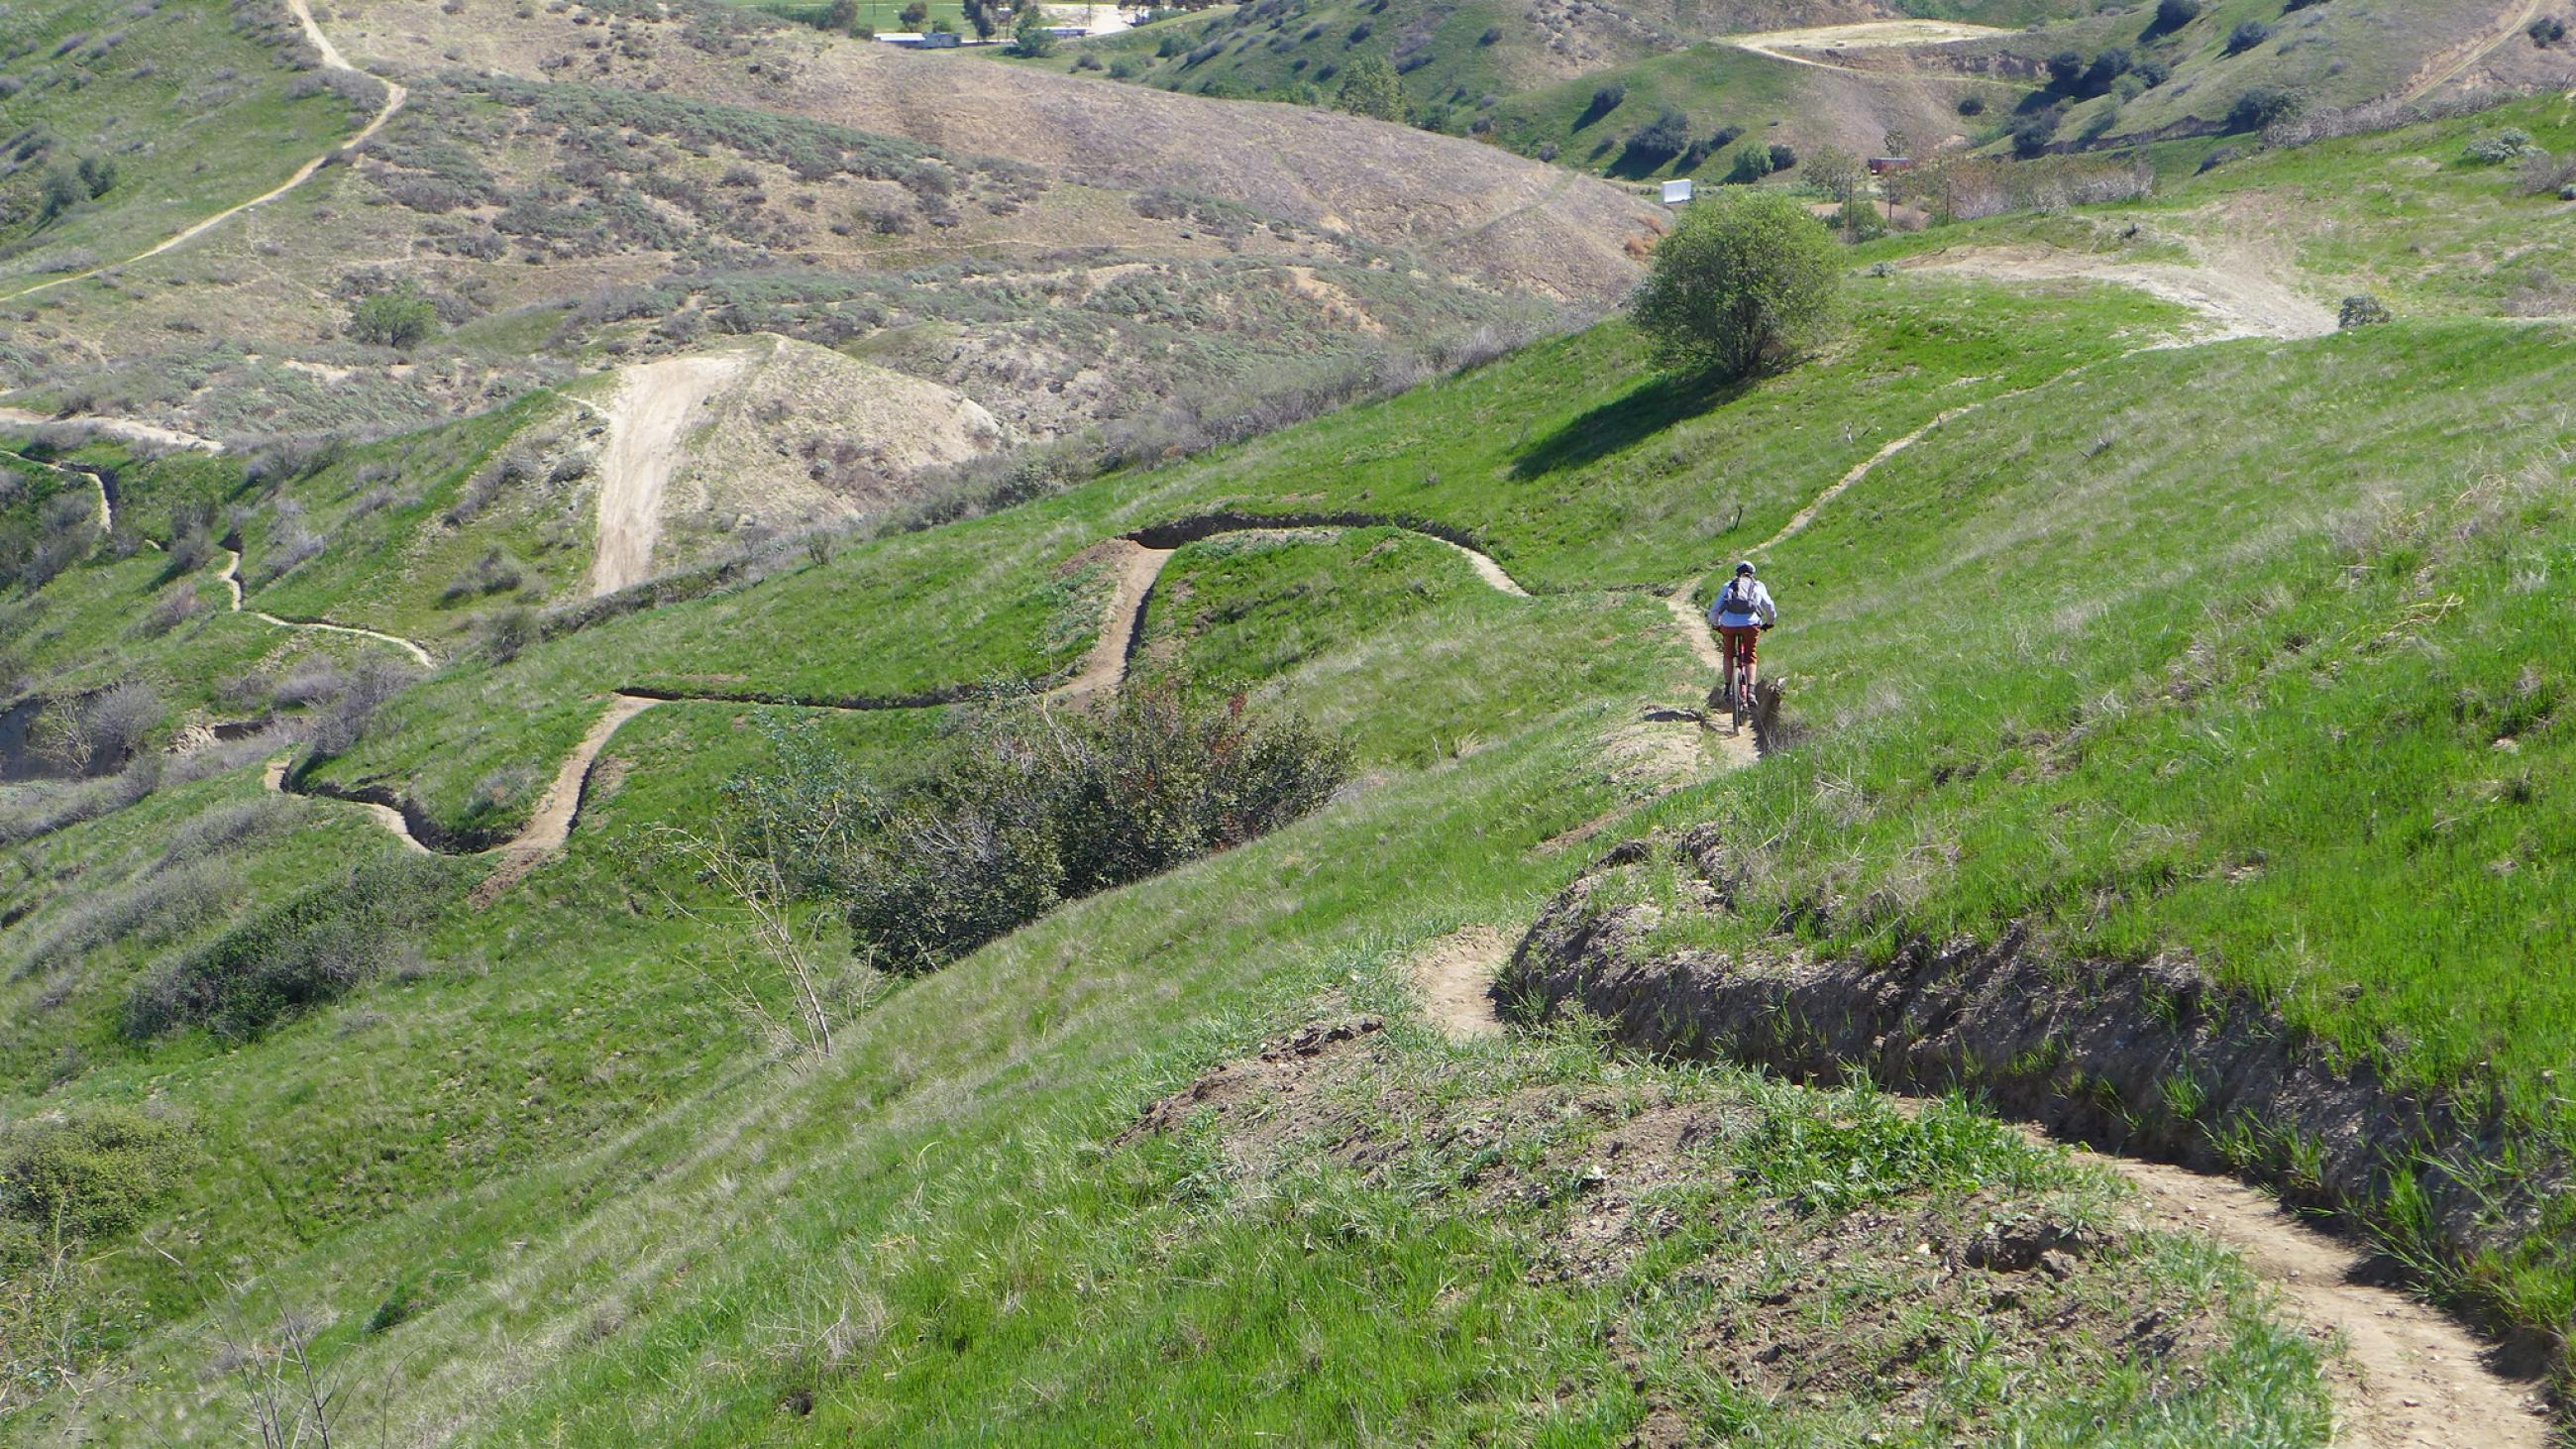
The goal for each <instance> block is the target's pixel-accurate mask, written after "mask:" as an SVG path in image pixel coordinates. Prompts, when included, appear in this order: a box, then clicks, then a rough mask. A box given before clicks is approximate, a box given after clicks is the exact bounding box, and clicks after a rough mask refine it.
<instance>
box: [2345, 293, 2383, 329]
mask: <svg viewBox="0 0 2576 1449" xmlns="http://www.w3.org/2000/svg"><path fill="white" fill-rule="evenodd" d="M2387 320H2389V318H2388V307H2387V304H2386V303H2383V302H2381V301H2380V300H2379V299H2378V298H2377V297H2374V296H2372V295H2370V294H2369V293H2368V292H2355V293H2354V294H2353V295H2351V296H2349V297H2346V298H2344V299H2343V307H2342V309H2341V310H2339V311H2338V312H2337V313H2336V314H2335V325H2336V326H2337V327H2375V326H2377V325H2379V324H2380V323H2382V322H2385V321H2387Z"/></svg>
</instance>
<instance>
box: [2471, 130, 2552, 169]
mask: <svg viewBox="0 0 2576 1449" xmlns="http://www.w3.org/2000/svg"><path fill="white" fill-rule="evenodd" d="M2539 149H2540V148H2539V147H2538V146H2535V145H2533V144H2532V140H2531V133H2530V132H2529V131H2526V130H2524V129H2522V128H2521V127H2520V126H2507V127H2505V128H2504V129H2503V130H2501V131H2493V132H2489V133H2488V134H2486V135H2483V136H2479V137H2476V138H2475V139H2473V140H2471V141H2470V142H2469V144H2468V145H2467V146H2466V147H2465V148H2463V149H2462V151H2461V153H2460V154H2461V155H2462V156H2463V157H2465V158H2466V159H2468V160H2470V161H2474V162H2477V163H2478V164H2480V165H2483V166H2493V165H2497V164H2499V163H2501V162H2506V161H2519V160H2521V159H2522V158H2523V157H2525V156H2528V155H2531V154H2532V153H2533V152H2535V151H2538V150H2539Z"/></svg>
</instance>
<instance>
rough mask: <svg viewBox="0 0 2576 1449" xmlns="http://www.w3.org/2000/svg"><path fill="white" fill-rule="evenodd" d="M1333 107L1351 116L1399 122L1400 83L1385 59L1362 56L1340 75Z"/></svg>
mask: <svg viewBox="0 0 2576 1449" xmlns="http://www.w3.org/2000/svg"><path fill="white" fill-rule="evenodd" d="M1333 104H1334V105H1335V106H1337V107H1339V108H1340V109H1342V110H1345V111H1348V112H1350V113H1351V114H1352V115H1354V116H1374V117H1376V118H1377V119H1378V120H1381V121H1401V120H1403V119H1404V82H1403V81H1402V80H1401V79H1399V78H1398V77H1397V76H1396V73H1395V67H1394V66H1392V65H1389V64H1387V60H1386V57H1385V56H1382V55H1368V56H1362V57H1360V58H1359V59H1358V60H1355V61H1352V62H1351V64H1350V68H1349V69H1347V70H1345V71H1343V72H1342V93H1341V94H1340V95H1339V96H1337V97H1335V98H1334V100H1333Z"/></svg>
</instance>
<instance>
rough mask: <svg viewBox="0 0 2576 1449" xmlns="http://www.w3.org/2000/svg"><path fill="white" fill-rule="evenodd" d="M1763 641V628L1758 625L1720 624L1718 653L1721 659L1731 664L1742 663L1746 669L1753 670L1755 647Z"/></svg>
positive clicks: (1718, 629) (1718, 627) (1718, 628)
mask: <svg viewBox="0 0 2576 1449" xmlns="http://www.w3.org/2000/svg"><path fill="white" fill-rule="evenodd" d="M1761 640H1762V628H1761V626H1760V625H1758V624H1720V625H1718V626H1717V652H1718V655H1719V657H1720V658H1723V659H1725V660H1726V661H1728V662H1729V663H1738V662H1740V663H1742V664H1743V665H1744V666H1745V667H1746V668H1748V669H1749V668H1751V667H1752V665H1753V649H1754V646H1755V645H1756V644H1759V643H1760V642H1761Z"/></svg>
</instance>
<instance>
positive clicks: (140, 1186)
mask: <svg viewBox="0 0 2576 1449" xmlns="http://www.w3.org/2000/svg"><path fill="white" fill-rule="evenodd" d="M188 1157H189V1151H188V1138H187V1134H186V1133H184V1132H182V1131H180V1130H179V1129H178V1128H177V1127H175V1126H173V1125H171V1124H170V1123H169V1122H167V1121H165V1120H162V1119H160V1118H157V1117H150V1116H146V1115H144V1114H143V1113H141V1112H137V1111H135V1110H133V1109H132V1108H128V1107H87V1108H83V1109H82V1110H80V1111H79V1112H77V1113H74V1114H72V1115H70V1116H67V1117H62V1118H57V1119H53V1120H40V1121H34V1122H26V1123H19V1124H15V1125H12V1126H9V1127H7V1128H5V1129H0V1220H9V1221H16V1222H20V1223H24V1224H26V1225H28V1226H29V1227H31V1228H34V1229H36V1230H37V1231H38V1232H40V1233H42V1234H44V1235H45V1236H46V1237H48V1238H51V1239H53V1240H54V1241H56V1242H58V1243H61V1242H69V1241H73V1240H85V1239H95V1238H103V1237H107V1236H109V1235H111V1234H114V1233H119V1232H123V1231H124V1230H125V1229H127V1228H129V1227H132V1226H133V1225H134V1224H135V1223H136V1222H137V1221H138V1220H140V1219H141V1217H142V1216H143V1210H144V1209H145V1208H146V1207H148V1206H150V1205H151V1202H152V1200H153V1199H154V1198H156V1197H158V1196H160V1195H161V1193H162V1191H163V1190H164V1189H166V1188H167V1187H169V1185H170V1184H171V1182H172V1181H173V1180H174V1179H175V1178H177V1176H178V1175H179V1173H180V1172H181V1171H182V1170H183V1169H184V1168H185V1167H186V1166H187V1162H188Z"/></svg>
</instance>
